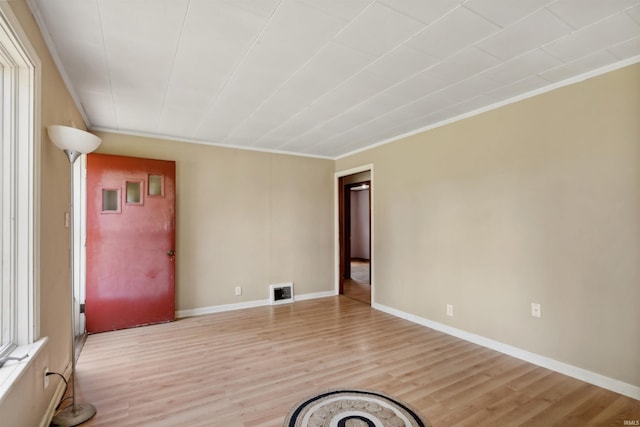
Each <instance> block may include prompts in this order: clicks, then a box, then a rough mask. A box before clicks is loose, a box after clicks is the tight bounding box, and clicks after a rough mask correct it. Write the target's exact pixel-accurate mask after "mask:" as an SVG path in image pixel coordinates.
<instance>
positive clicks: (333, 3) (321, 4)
mask: <svg viewBox="0 0 640 427" xmlns="http://www.w3.org/2000/svg"><path fill="white" fill-rule="evenodd" d="M298 1H300V2H301V3H305V4H306V5H307V6H310V7H313V8H316V9H318V10H322V11H323V12H325V13H327V14H329V15H332V16H335V17H338V18H341V19H344V20H345V21H351V20H352V19H354V18H355V17H356V16H358V15H359V14H360V13H362V11H363V10H365V9H366V8H367V6H369V5H370V4H371V3H372V2H373V1H374V0H348V1H344V0H322V1H318V0H298Z"/></svg>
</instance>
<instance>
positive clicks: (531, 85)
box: [487, 76, 549, 99]
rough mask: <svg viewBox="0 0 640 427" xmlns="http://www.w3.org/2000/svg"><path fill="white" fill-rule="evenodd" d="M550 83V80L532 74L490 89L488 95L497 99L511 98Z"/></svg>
mask: <svg viewBox="0 0 640 427" xmlns="http://www.w3.org/2000/svg"><path fill="white" fill-rule="evenodd" d="M548 84H549V81H548V80H545V79H543V78H542V77H539V76H530V77H527V78H525V79H522V80H520V81H517V82H515V83H512V84H510V85H507V86H503V87H501V88H499V89H496V90H493V91H490V92H489V93H488V94H487V95H489V96H491V97H493V98H497V99H509V98H513V97H516V96H519V95H522V94H526V93H528V92H531V91H534V90H536V89H540V88H542V87H544V86H547V85H548Z"/></svg>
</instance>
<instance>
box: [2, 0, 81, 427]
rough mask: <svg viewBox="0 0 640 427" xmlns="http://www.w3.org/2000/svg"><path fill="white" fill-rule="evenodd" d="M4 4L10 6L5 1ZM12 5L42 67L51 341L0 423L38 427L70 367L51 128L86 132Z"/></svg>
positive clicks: (62, 185) (26, 13) (43, 326)
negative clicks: (46, 375) (46, 380)
mask: <svg viewBox="0 0 640 427" xmlns="http://www.w3.org/2000/svg"><path fill="white" fill-rule="evenodd" d="M2 3H5V6H6V3H7V2H5V1H3V2H2ZM8 4H10V5H11V9H12V11H13V13H14V15H16V17H17V18H18V20H19V22H20V25H21V26H22V29H23V31H24V32H25V33H26V35H27V36H28V38H29V41H30V42H31V44H32V46H33V48H34V49H35V50H36V52H37V55H38V57H39V59H40V61H41V66H42V68H41V71H42V75H41V81H40V83H41V84H40V99H41V103H40V132H41V134H40V136H41V141H37V143H36V151H37V152H38V156H39V162H40V168H39V170H40V179H39V182H38V185H39V187H40V197H39V200H38V203H39V209H38V215H39V218H40V250H39V254H38V260H37V261H38V265H39V277H40V294H39V295H40V309H39V312H38V315H39V319H40V322H39V325H40V336H43V337H45V336H46V337H48V341H47V343H46V344H45V346H44V348H43V349H42V350H41V352H40V353H39V354H38V355H37V357H36V358H35V360H34V361H33V363H31V364H30V365H29V368H28V369H26V370H25V371H24V372H23V375H22V377H21V378H20V381H19V382H18V383H17V384H16V385H15V386H14V388H13V389H11V390H10V392H9V393H8V394H7V395H6V396H5V398H4V399H2V400H1V401H0V420H2V421H1V423H2V425H8V426H30V427H31V426H36V425H38V423H39V422H40V421H41V419H42V417H43V415H44V414H45V412H46V409H47V406H48V405H49V403H50V401H51V400H52V397H53V393H54V390H55V389H56V386H57V385H58V384H59V383H60V380H59V379H56V378H55V377H51V379H50V386H49V388H48V389H47V390H46V391H45V390H44V387H43V377H42V375H43V374H42V372H43V370H44V367H48V368H49V370H52V371H57V372H64V371H65V369H66V367H67V366H68V364H69V363H70V360H71V359H70V348H71V343H70V335H71V323H70V322H71V320H70V307H69V301H70V299H71V296H70V287H69V281H70V277H69V256H68V253H69V230H68V229H67V228H65V227H64V216H65V212H68V211H69V205H70V203H69V179H70V178H69V162H68V160H67V158H66V156H65V155H64V153H62V152H61V151H60V150H59V149H57V148H56V147H55V146H54V145H53V144H52V143H51V142H50V141H49V139H48V137H47V133H46V126H47V125H50V124H66V125H70V124H71V122H72V121H73V122H75V123H76V125H77V126H82V123H83V121H82V117H81V116H80V114H79V113H78V111H77V109H76V108H75V106H74V104H73V101H72V99H71V97H70V96H69V93H68V92H67V90H66V88H65V86H64V83H63V81H62V79H61V78H60V75H59V74H58V72H57V69H56V67H55V64H54V63H53V61H52V59H51V57H50V55H49V52H48V50H47V48H46V45H45V44H44V41H43V40H42V37H41V35H40V32H39V29H38V27H37V25H36V23H35V21H34V20H33V18H32V16H31V11H30V10H29V7H28V6H27V4H26V2H25V1H23V0H12V1H9V2H8Z"/></svg>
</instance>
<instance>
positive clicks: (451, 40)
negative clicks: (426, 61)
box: [407, 7, 499, 59]
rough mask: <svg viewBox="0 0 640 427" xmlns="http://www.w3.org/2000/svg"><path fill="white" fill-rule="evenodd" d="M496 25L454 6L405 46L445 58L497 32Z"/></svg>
mask: <svg viewBox="0 0 640 427" xmlns="http://www.w3.org/2000/svg"><path fill="white" fill-rule="evenodd" d="M498 29H499V27H498V26H497V25H495V24H493V23H491V22H489V21H487V20H486V19H484V18H483V17H481V16H480V15H478V14H477V13H475V12H472V11H471V10H469V9H467V8H465V7H458V8H456V9H454V10H453V11H451V12H449V13H448V14H447V15H445V16H444V17H442V18H441V19H439V20H437V21H436V22H434V23H433V24H431V25H429V26H428V27H427V28H426V29H425V30H424V31H422V32H420V33H419V34H418V35H416V36H415V37H414V38H412V39H411V40H409V41H408V42H407V45H409V46H411V47H413V48H414V49H418V50H420V51H421V52H424V53H426V54H427V55H430V56H434V57H436V58H440V59H442V58H445V57H447V56H450V55H451V54H453V53H456V52H458V51H459V50H461V49H463V48H465V47H468V46H471V45H472V44H474V43H476V42H477V41H478V40H482V39H484V38H485V37H487V36H489V35H491V34H493V33H495V32H496V31H498Z"/></svg>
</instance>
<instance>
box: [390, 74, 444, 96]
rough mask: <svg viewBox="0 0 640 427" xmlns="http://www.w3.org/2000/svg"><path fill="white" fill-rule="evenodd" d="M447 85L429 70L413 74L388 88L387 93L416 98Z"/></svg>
mask: <svg viewBox="0 0 640 427" xmlns="http://www.w3.org/2000/svg"><path fill="white" fill-rule="evenodd" d="M446 86H448V83H445V82H444V80H442V79H438V78H436V77H434V76H433V75H432V73H431V72H430V70H427V71H423V72H421V73H418V74H415V75H413V76H411V77H410V78H408V79H406V80H404V81H402V82H401V83H399V84H396V85H394V86H393V87H390V88H389V89H388V91H389V93H391V94H394V95H395V96H396V97H398V98H402V99H416V98H420V97H422V96H425V95H428V94H430V93H432V92H436V91H438V90H440V89H442V88H444V87H446Z"/></svg>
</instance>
